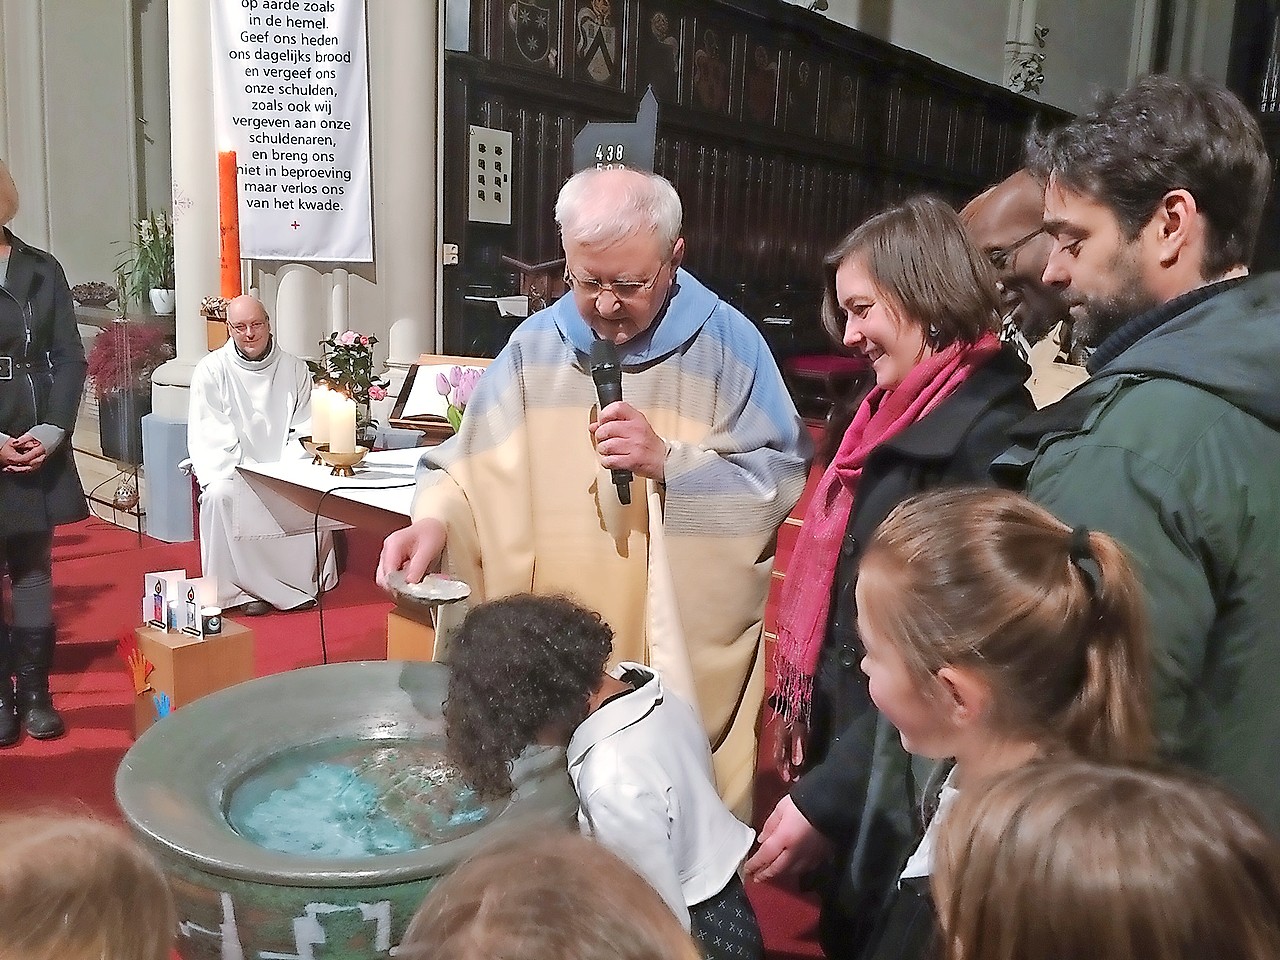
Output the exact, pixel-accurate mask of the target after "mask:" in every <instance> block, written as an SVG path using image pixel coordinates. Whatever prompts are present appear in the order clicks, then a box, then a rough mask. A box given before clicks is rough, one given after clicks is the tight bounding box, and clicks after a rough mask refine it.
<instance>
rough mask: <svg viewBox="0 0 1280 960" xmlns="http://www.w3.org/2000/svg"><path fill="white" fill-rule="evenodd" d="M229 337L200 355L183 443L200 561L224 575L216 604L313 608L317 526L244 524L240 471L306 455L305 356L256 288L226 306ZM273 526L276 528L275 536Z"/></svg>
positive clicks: (328, 548) (326, 565)
mask: <svg viewBox="0 0 1280 960" xmlns="http://www.w3.org/2000/svg"><path fill="white" fill-rule="evenodd" d="M227 328H228V330H229V331H230V334H231V339H230V340H228V341H227V342H226V343H225V344H223V345H222V347H221V348H219V349H218V350H215V351H213V352H212V353H210V354H209V355H208V356H206V357H205V358H204V359H203V360H201V361H200V362H199V363H198V364H197V365H196V369H195V373H193V374H192V376H191V407H190V410H189V412H188V417H187V449H188V450H189V451H190V454H191V466H192V469H193V470H194V471H195V475H196V480H197V481H198V482H199V484H200V562H201V565H202V567H203V568H204V575H205V576H207V577H214V578H215V579H216V580H217V584H218V604H219V605H220V606H221V607H222V608H223V609H224V610H229V609H231V608H233V607H239V608H240V609H241V611H242V612H243V613H246V614H248V615H250V616H257V615H259V614H263V613H268V612H270V611H271V610H272V608H275V609H277V610H295V609H298V608H301V607H309V606H311V605H312V603H314V601H315V596H316V588H317V583H316V580H317V578H316V550H315V541H314V540H313V539H312V535H311V533H310V532H309V531H308V532H307V533H305V534H295V535H293V536H283V535H281V534H280V532H279V531H278V530H276V531H266V530H263V531H258V530H253V529H246V527H248V526H251V525H252V524H253V522H254V521H253V517H252V515H250V514H249V513H248V512H247V511H246V510H244V504H245V503H246V502H247V499H246V498H250V497H252V494H250V493H249V491H248V489H247V486H246V484H245V481H244V479H243V478H242V477H240V476H239V475H238V473H237V471H236V466H237V465H238V464H241V463H271V462H273V461H277V460H284V459H288V458H290V457H300V456H302V455H303V450H302V446H301V444H299V443H298V442H297V440H296V436H297V434H298V433H307V432H308V424H309V421H310V417H311V375H310V374H309V373H308V372H307V365H306V364H305V363H303V362H302V360H300V359H299V358H297V357H295V356H294V355H293V354H291V353H286V352H285V351H284V350H282V349H280V347H279V346H277V345H276V342H275V338H274V337H272V336H271V318H270V317H269V316H268V315H267V311H266V309H265V308H264V307H263V306H262V304H261V303H259V302H258V301H257V300H256V299H255V298H253V297H250V296H243V297H236V298H235V299H234V300H232V301H231V302H230V303H229V304H228V305H227ZM273 533H274V536H273V535H272V534H273ZM320 556H321V560H322V564H323V567H322V569H323V575H322V577H321V579H322V580H323V583H324V589H326V590H328V589H330V588H331V587H333V586H334V584H336V583H337V581H338V573H337V564H336V561H335V559H334V554H333V542H332V538H331V537H330V536H329V535H328V534H327V533H322V534H321V542H320Z"/></svg>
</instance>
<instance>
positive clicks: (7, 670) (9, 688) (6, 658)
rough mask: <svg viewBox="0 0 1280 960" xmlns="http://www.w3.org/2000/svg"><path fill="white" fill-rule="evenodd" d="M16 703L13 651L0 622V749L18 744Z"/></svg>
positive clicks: (4, 625)
mask: <svg viewBox="0 0 1280 960" xmlns="http://www.w3.org/2000/svg"><path fill="white" fill-rule="evenodd" d="M18 729H19V728H18V701H17V699H16V698H15V697H14V695H13V651H12V646H11V643H10V640H9V627H8V625H7V624H6V623H5V622H4V621H3V620H0V747H11V746H13V745H14V744H15V743H17V742H18Z"/></svg>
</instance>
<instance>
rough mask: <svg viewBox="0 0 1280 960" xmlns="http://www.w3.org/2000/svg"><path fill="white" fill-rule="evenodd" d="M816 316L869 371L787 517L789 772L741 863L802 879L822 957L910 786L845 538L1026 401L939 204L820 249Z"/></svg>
mask: <svg viewBox="0 0 1280 960" xmlns="http://www.w3.org/2000/svg"><path fill="white" fill-rule="evenodd" d="M826 266H827V272H826V280H827V282H826V296H825V303H824V310H823V312H824V320H825V322H826V325H827V327H828V329H829V331H830V332H831V333H832V335H833V336H836V337H837V338H839V339H841V340H842V341H843V343H844V344H845V345H846V346H847V347H848V348H850V349H851V350H853V351H855V352H860V353H862V354H863V355H864V356H866V358H867V359H868V360H869V361H870V362H871V364H872V368H873V370H874V373H875V380H876V382H875V384H874V385H873V386H871V388H870V389H869V391H868V392H867V393H866V394H865V395H863V396H862V397H860V398H859V400H858V403H857V406H856V409H855V410H854V411H853V415H852V420H851V421H850V420H848V419H846V420H845V421H843V422H842V423H841V424H839V425H838V429H839V431H840V432H839V433H838V434H837V437H836V439H837V440H838V443H837V444H835V446H836V447H837V449H836V450H835V451H834V452H833V456H832V459H831V463H830V465H829V466H828V467H827V470H826V472H825V473H824V474H823V479H822V482H821V483H819V485H818V487H817V489H816V490H815V493H814V496H813V499H812V501H811V502H810V506H809V508H808V510H807V512H806V514H805V519H804V524H803V526H802V528H801V534H800V539H799V541H798V542H797V544H796V548H795V552H794V553H793V555H792V560H791V564H790V566H789V568H788V570H787V577H786V580H785V581H784V590H783V596H782V599H781V602H780V605H779V614H778V632H779V641H778V657H777V660H776V665H777V668H778V678H779V690H778V697H779V699H780V700H781V704H780V706H781V711H782V713H783V720H784V722H783V724H782V736H781V742H780V744H779V747H778V762H779V767H780V771H781V772H782V774H783V777H784V779H787V780H789V781H794V782H793V783H792V787H791V790H790V793H789V794H788V796H786V797H784V798H783V799H782V801H780V802H779V804H778V806H777V807H776V808H775V810H774V811H773V814H772V815H771V816H770V817H769V819H768V821H767V822H766V823H765V826H764V829H763V830H762V832H761V846H760V850H759V851H758V852H757V853H756V854H755V856H753V857H752V859H751V860H750V861H748V863H747V871H748V874H749V875H750V876H753V877H755V878H757V879H770V878H773V877H787V876H790V877H800V876H804V875H806V874H807V875H809V876H810V877H811V878H812V877H816V882H817V884H818V885H819V887H820V889H821V893H822V900H823V907H822V914H821V920H820V936H821V940H822V945H823V949H824V950H825V952H826V954H827V956H828V957H839V958H846V957H862V956H864V955H865V952H866V951H867V950H868V949H869V947H870V942H869V941H870V937H871V934H872V932H873V930H874V928H875V927H876V925H877V922H878V917H879V914H880V911H881V910H882V908H883V907H884V905H885V903H886V900H887V897H888V893H889V892H890V891H891V890H892V889H893V885H894V883H895V882H896V880H897V877H898V873H899V871H900V870H901V867H902V865H903V862H904V860H905V858H906V856H907V855H908V854H909V853H910V851H911V849H912V847H913V845H914V843H915V841H916V839H918V832H919V829H920V827H919V824H920V811H919V806H920V801H921V799H922V793H921V786H920V785H921V784H922V783H923V781H924V779H925V778H927V776H928V774H929V772H930V768H931V765H929V764H923V763H921V762H919V761H917V762H916V767H918V769H913V761H912V759H911V758H910V757H909V755H908V754H907V753H906V751H905V750H903V748H902V745H901V742H900V741H899V739H898V736H897V733H896V731H895V730H894V729H893V727H892V725H890V724H889V723H888V722H887V721H886V720H885V719H884V718H883V717H882V716H881V715H880V714H879V712H878V711H877V710H876V708H875V705H874V704H873V703H872V701H871V696H870V693H869V691H868V687H867V678H866V676H865V675H864V674H863V673H862V671H861V670H860V668H859V664H860V663H861V660H862V656H863V651H862V644H861V641H860V640H859V638H858V629H857V610H856V608H855V604H854V585H855V583H856V582H857V571H858V562H859V560H860V558H861V556H862V550H863V547H864V546H865V544H866V543H868V542H869V541H870V539H871V535H872V533H873V532H874V531H875V529H876V527H877V526H878V525H879V524H880V522H881V521H882V520H883V519H884V518H885V517H886V516H887V515H888V514H889V512H890V511H891V510H892V509H893V508H894V507H895V506H897V504H898V503H900V502H901V501H902V500H904V499H906V498H907V497H909V496H912V495H913V494H916V493H920V492H922V491H924V490H928V489H931V488H934V487H939V486H946V485H959V484H973V483H981V482H985V481H986V479H987V468H988V466H989V464H990V462H991V460H992V458H993V457H995V456H996V455H997V454H999V453H1001V452H1002V451H1003V450H1004V449H1005V448H1006V447H1007V446H1008V442H1007V439H1006V438H1007V431H1008V429H1009V427H1011V426H1012V425H1013V424H1014V423H1016V422H1017V421H1018V420H1020V419H1021V418H1022V417H1023V416H1025V415H1026V414H1028V413H1030V412H1031V411H1032V410H1033V409H1034V408H1033V406H1032V403H1031V397H1030V395H1029V394H1028V393H1027V391H1026V389H1025V388H1024V387H1023V383H1024V381H1025V380H1026V377H1027V375H1028V373H1029V370H1028V368H1027V366H1026V364H1024V363H1023V362H1022V361H1021V360H1020V359H1018V357H1017V355H1016V354H1015V353H1014V352H1013V351H1012V350H1011V349H1010V348H1008V347H1004V346H1002V345H1001V344H1000V343H999V341H998V339H997V337H996V335H995V331H996V330H997V329H998V328H999V300H998V297H997V294H996V290H995V278H994V276H993V275H992V273H991V270H990V266H989V265H988V264H987V262H986V261H985V260H984V259H983V257H982V255H981V253H980V252H979V251H978V250H977V249H976V248H974V247H973V245H972V244H971V243H970V242H969V240H968V239H967V237H966V236H965V233H964V229H963V227H962V226H961V223H960V220H959V218H958V217H957V216H956V215H955V213H954V211H952V210H951V208H950V207H948V206H946V205H945V204H944V203H942V202H941V201H938V200H934V199H931V198H917V199H914V200H909V201H907V202H906V203H905V204H903V205H901V206H899V207H895V208H892V209H890V210H888V211H886V212H885V213H882V214H879V215H878V216H876V217H873V218H872V219H870V220H868V221H867V222H866V223H864V224H863V225H862V226H860V227H858V228H857V229H856V230H854V231H853V232H852V233H850V234H849V235H848V236H847V237H846V238H845V239H844V240H843V241H842V242H841V243H840V245H839V246H837V247H836V249H835V250H834V251H833V252H832V253H831V254H830V255H829V256H828V257H827V260H826Z"/></svg>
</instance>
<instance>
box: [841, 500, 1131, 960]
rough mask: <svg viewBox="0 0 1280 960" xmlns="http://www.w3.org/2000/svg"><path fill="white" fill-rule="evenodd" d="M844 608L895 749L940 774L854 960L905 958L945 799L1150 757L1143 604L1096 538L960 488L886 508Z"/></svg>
mask: <svg viewBox="0 0 1280 960" xmlns="http://www.w3.org/2000/svg"><path fill="white" fill-rule="evenodd" d="M856 598H857V608H858V629H859V634H860V635H861V637H862V641H863V645H864V649H865V651H866V653H865V656H864V658H863V660H862V670H863V672H864V673H866V675H867V677H868V681H869V685H870V691H871V697H872V699H873V700H874V701H875V703H876V705H877V707H879V708H880V710H881V712H882V713H883V714H884V715H885V716H886V717H887V718H888V719H889V721H890V722H891V723H892V724H893V725H894V726H895V727H896V728H897V729H898V734H899V736H900V737H901V740H902V745H903V746H904V747H905V748H906V749H907V750H908V751H910V752H911V753H913V754H916V755H918V756H922V757H926V758H930V759H933V760H938V761H952V762H953V765H952V766H951V768H950V771H949V772H948V773H946V779H945V782H943V783H942V785H941V789H940V790H937V791H927V792H926V800H927V801H928V800H930V799H932V798H933V797H935V796H936V807H935V809H934V812H933V814H932V816H931V817H930V818H928V819H929V822H928V824H927V826H926V827H925V829H924V834H923V838H922V840H921V842H920V845H919V846H918V847H917V848H916V850H915V852H914V853H913V854H912V855H911V856H910V858H909V859H908V860H907V862H906V864H905V866H904V867H903V869H902V872H901V874H900V876H899V878H898V881H897V883H896V884H895V888H894V890H893V891H891V892H890V894H889V899H888V901H887V906H886V908H885V910H884V911H883V913H882V915H881V917H880V921H879V925H878V930H877V934H876V935H875V936H873V937H872V940H871V942H870V945H869V948H868V950H867V951H866V953H865V955H866V956H868V957H916V956H920V955H923V954H924V953H925V952H926V950H927V949H928V947H929V946H930V945H931V942H932V940H933V932H934V921H933V912H932V909H931V908H930V909H922V901H923V903H924V904H925V905H927V904H928V878H929V874H930V872H931V865H932V864H931V861H932V849H933V841H934V833H935V830H936V829H937V828H938V827H939V825H940V824H941V823H942V821H943V820H944V818H945V815H946V810H947V807H948V806H949V804H950V803H951V802H952V801H953V800H954V799H955V797H956V795H957V793H958V791H961V790H968V789H970V788H971V787H973V786H974V785H975V784H978V789H981V787H980V781H981V780H982V779H983V778H986V777H989V776H993V775H995V774H999V773H1003V772H1005V771H1008V770H1012V769H1014V768H1017V767H1020V766H1023V765H1024V764H1027V763H1030V762H1032V761H1034V760H1038V759H1044V758H1050V757H1054V758H1056V757H1065V758H1080V759H1085V760H1095V761H1110V762H1119V763H1125V762H1133V761H1140V760H1143V759H1146V758H1147V757H1149V756H1150V754H1151V752H1152V749H1153V747H1154V734H1153V731H1152V723H1151V707H1150V692H1149V689H1148V675H1149V673H1150V670H1149V666H1148V652H1147V628H1146V613H1145V600H1144V596H1143V592H1142V587H1141V584H1140V583H1139V581H1138V578H1137V576H1136V574H1135V573H1134V569H1133V567H1132V565H1131V564H1130V563H1129V561H1128V560H1127V559H1126V557H1125V555H1124V552H1123V551H1122V550H1121V548H1120V546H1119V544H1117V543H1116V541H1115V540H1113V539H1112V538H1111V537H1109V536H1107V535H1106V534H1103V533H1098V532H1091V531H1089V530H1087V529H1085V528H1083V527H1076V528H1074V529H1072V528H1071V527H1069V526H1067V525H1066V524H1064V523H1062V522H1061V521H1059V520H1058V519H1056V518H1055V517H1054V516H1053V515H1052V514H1051V513H1049V512H1048V511H1047V510H1045V509H1044V508H1043V507H1040V506H1038V505H1036V504H1034V503H1032V502H1031V501H1030V500H1028V499H1027V498H1025V497H1023V496H1022V495H1020V494H1016V493H1012V492H1008V491H1000V490H973V489H951V490H943V491H939V492H935V493H931V494H927V495H924V496H920V497H915V498H913V499H910V500H907V501H905V502H903V503H902V504H900V505H899V506H898V507H897V508H896V509H895V510H894V511H893V512H892V513H891V514H890V515H889V516H888V518H887V519H886V520H885V521H884V523H883V524H882V525H881V526H880V528H879V529H878V530H877V531H876V535H875V537H874V539H873V540H872V542H871V544H870V545H869V546H868V548H867V551H866V553H865V554H864V555H863V559H862V564H861V566H860V568H859V573H858V583H857V587H856ZM930 805H932V804H930Z"/></svg>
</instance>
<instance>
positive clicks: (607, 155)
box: [596, 143, 622, 168]
mask: <svg viewBox="0 0 1280 960" xmlns="http://www.w3.org/2000/svg"><path fill="white" fill-rule="evenodd" d="M614 163H622V144H620V143H598V144H596V167H598V168H599V167H604V166H606V165H609V164H614Z"/></svg>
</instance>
